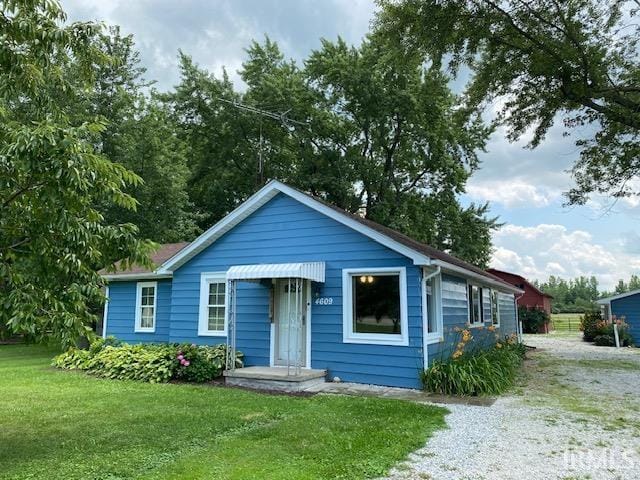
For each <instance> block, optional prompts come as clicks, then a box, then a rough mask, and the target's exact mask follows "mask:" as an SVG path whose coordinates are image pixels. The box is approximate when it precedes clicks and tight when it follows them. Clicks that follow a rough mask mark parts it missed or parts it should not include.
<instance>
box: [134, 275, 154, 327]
mask: <svg viewBox="0 0 640 480" xmlns="http://www.w3.org/2000/svg"><path fill="white" fill-rule="evenodd" d="M145 287H153V327H143V326H142V289H143V288H145ZM157 313H158V282H138V283H137V284H136V326H135V330H134V331H135V333H154V332H155V331H156V315H157Z"/></svg>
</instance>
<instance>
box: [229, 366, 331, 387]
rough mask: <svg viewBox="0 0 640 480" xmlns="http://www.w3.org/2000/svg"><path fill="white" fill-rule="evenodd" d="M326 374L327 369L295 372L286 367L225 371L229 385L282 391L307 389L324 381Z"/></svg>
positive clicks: (245, 368) (246, 368)
mask: <svg viewBox="0 0 640 480" xmlns="http://www.w3.org/2000/svg"><path fill="white" fill-rule="evenodd" d="M289 373H290V374H289ZM326 376H327V371H326V370H315V369H301V370H300V372H299V373H298V374H295V373H294V369H291V370H289V372H287V368H286V367H244V368H236V369H235V370H233V371H230V370H225V372H224V377H225V383H226V384H227V385H233V386H237V387H244V388H253V389H257V390H273V391H281V392H303V391H306V390H308V389H310V388H312V387H315V386H317V385H320V384H322V383H324V382H325V377H326Z"/></svg>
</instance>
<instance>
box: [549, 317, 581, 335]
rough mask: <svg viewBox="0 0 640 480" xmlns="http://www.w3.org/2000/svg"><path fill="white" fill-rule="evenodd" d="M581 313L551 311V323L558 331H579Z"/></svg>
mask: <svg viewBox="0 0 640 480" xmlns="http://www.w3.org/2000/svg"><path fill="white" fill-rule="evenodd" d="M581 316H582V314H581V313H552V314H551V323H552V324H553V328H554V329H555V330H558V331H565V332H579V331H580V317H581Z"/></svg>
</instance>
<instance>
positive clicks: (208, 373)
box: [175, 344, 243, 383]
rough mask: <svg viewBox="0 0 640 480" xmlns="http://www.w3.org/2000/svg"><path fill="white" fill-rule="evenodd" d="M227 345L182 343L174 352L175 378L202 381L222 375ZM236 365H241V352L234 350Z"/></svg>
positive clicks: (195, 381)
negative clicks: (211, 345)
mask: <svg viewBox="0 0 640 480" xmlns="http://www.w3.org/2000/svg"><path fill="white" fill-rule="evenodd" d="M226 355H227V346H226V345H224V344H220V345H216V346H213V347H208V346H198V345H193V344H191V345H189V344H183V345H179V346H178V348H177V352H176V371H175V378H177V379H180V380H184V381H186V382H194V383H203V382H208V381H210V380H213V379H214V378H216V377H219V376H220V375H222V372H223V370H224V367H225V364H226V358H227V357H226ZM236 355H237V357H236V366H237V367H242V356H243V355H242V353H240V352H236Z"/></svg>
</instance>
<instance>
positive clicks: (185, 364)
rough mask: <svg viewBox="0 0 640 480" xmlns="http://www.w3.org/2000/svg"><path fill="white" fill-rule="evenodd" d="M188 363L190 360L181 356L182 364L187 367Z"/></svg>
mask: <svg viewBox="0 0 640 480" xmlns="http://www.w3.org/2000/svg"><path fill="white" fill-rule="evenodd" d="M187 363H189V361H188V360H185V359H184V358H181V359H180V364H181V365H184V366H185V367H186V366H187Z"/></svg>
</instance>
